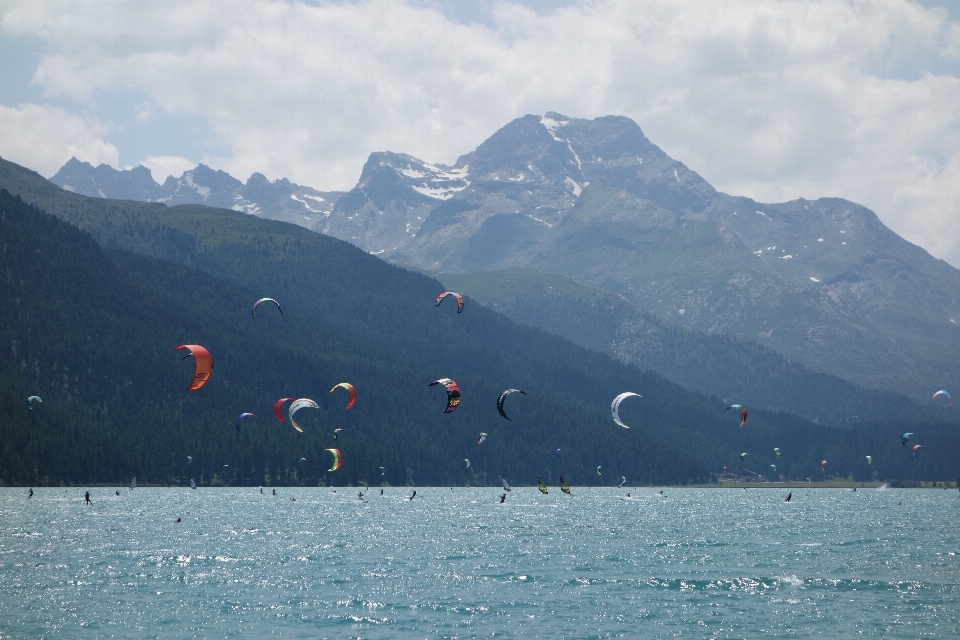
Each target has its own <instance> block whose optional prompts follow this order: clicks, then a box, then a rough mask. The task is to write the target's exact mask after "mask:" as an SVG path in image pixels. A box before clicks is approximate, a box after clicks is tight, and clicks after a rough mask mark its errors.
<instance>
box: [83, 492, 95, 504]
mask: <svg viewBox="0 0 960 640" xmlns="http://www.w3.org/2000/svg"><path fill="white" fill-rule="evenodd" d="M83 497H84V499H85V500H86V502H85V503H84V504H93V503H92V502H90V492H89V491H87V492H86V493H85V494H84V496H83Z"/></svg>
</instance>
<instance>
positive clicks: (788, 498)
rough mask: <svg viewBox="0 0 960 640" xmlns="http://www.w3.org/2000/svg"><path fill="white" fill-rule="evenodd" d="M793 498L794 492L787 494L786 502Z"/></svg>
mask: <svg viewBox="0 0 960 640" xmlns="http://www.w3.org/2000/svg"><path fill="white" fill-rule="evenodd" d="M792 497H793V491H791V492H790V493H788V494H787V499H786V500H785V502H790V499H791V498H792Z"/></svg>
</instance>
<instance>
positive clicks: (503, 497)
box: [500, 493, 507, 504]
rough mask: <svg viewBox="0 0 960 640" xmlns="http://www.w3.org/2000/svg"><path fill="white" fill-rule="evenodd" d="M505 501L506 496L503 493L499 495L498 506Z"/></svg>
mask: <svg viewBox="0 0 960 640" xmlns="http://www.w3.org/2000/svg"><path fill="white" fill-rule="evenodd" d="M506 501H507V494H505V493H502V494H500V504H503V503H504V502H506Z"/></svg>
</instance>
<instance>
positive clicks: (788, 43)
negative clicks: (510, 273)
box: [0, 0, 960, 265]
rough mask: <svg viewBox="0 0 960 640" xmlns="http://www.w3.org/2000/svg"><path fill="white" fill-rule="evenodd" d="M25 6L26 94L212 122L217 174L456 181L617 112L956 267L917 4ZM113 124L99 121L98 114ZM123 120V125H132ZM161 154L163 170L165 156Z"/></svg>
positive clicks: (943, 58) (723, 183) (18, 10)
mask: <svg viewBox="0 0 960 640" xmlns="http://www.w3.org/2000/svg"><path fill="white" fill-rule="evenodd" d="M489 6H491V7H492V8H491V9H489V11H488V18H489V19H488V20H483V21H478V22H472V23H470V24H459V23H455V22H452V21H451V20H449V19H448V18H447V17H446V16H444V15H443V14H442V13H441V12H439V11H435V10H433V9H431V8H430V5H429V4H426V3H420V4H419V5H417V6H413V5H410V4H407V3H403V2H399V1H390V0H369V1H362V0H361V1H357V2H320V3H318V4H317V5H313V4H309V5H308V4H301V3H296V2H266V1H255V0H248V1H246V2H231V3H223V2H217V1H210V2H193V1H191V2H165V3H129V2H97V3H75V2H62V3H61V2H54V1H53V0H50V1H48V2H43V3H37V2H29V1H24V2H16V1H14V0H8V2H6V3H4V8H3V9H0V29H2V30H3V32H5V33H8V34H11V35H26V36H34V37H39V38H42V39H43V40H44V41H45V43H46V47H47V49H46V54H45V55H44V56H43V58H42V59H41V61H40V63H39V65H38V67H37V68H36V70H35V73H34V81H35V82H36V83H38V84H39V85H40V86H41V87H42V88H43V90H44V92H45V94H46V95H47V96H49V97H50V98H51V99H60V100H64V99H66V100H72V101H75V102H76V103H77V104H78V105H81V106H80V107H79V108H82V109H84V110H87V111H92V112H94V113H98V114H99V113H101V112H103V111H104V110H106V108H107V107H108V106H109V105H101V104H99V102H100V101H101V100H105V98H104V96H107V95H108V94H109V95H115V94H116V92H118V91H121V92H122V91H129V92H136V93H137V94H138V96H142V97H143V98H142V99H141V97H138V99H137V100H138V105H139V108H138V113H139V114H140V120H139V121H143V120H151V119H154V118H159V117H162V114H174V115H178V116H179V115H186V116H190V117H199V118H201V119H202V120H203V121H205V122H206V123H207V126H208V127H209V129H210V132H211V134H212V135H211V141H212V142H211V146H210V147H208V151H207V154H206V155H205V156H204V157H203V158H202V160H203V161H204V162H207V163H208V164H211V165H212V166H215V167H217V168H223V169H225V170H227V171H229V172H231V173H232V174H234V175H235V176H237V177H238V178H241V179H245V178H246V177H247V176H248V175H249V174H250V173H252V172H253V171H262V172H263V173H265V174H266V175H268V176H270V177H271V178H276V177H281V176H286V177H288V178H290V179H292V180H294V181H297V182H301V183H304V184H309V185H311V186H315V187H317V188H321V189H333V188H339V189H347V188H350V187H352V186H353V185H354V184H355V182H356V180H357V178H358V176H359V171H360V167H361V166H362V164H363V162H364V160H365V159H366V157H367V155H368V154H369V153H370V152H371V151H376V150H382V149H390V150H393V151H403V152H407V153H411V154H413V155H416V156H419V157H421V158H423V159H426V160H429V161H434V162H447V163H449V162H452V161H453V160H454V159H455V158H456V157H457V156H458V155H460V154H462V153H466V152H467V151H470V150H471V149H473V148H474V147H475V146H476V145H477V144H478V143H480V142H482V141H483V140H484V139H485V138H486V137H487V136H489V135H490V134H491V133H492V132H493V131H495V130H496V129H497V128H499V127H501V126H502V125H503V124H505V123H506V122H507V121H509V120H510V119H512V118H515V117H517V116H520V115H523V114H525V113H543V112H544V111H547V110H555V111H560V112H562V113H566V114H567V115H571V116H579V117H596V116H601V115H606V114H611V113H613V114H622V115H627V116H629V117H632V118H633V119H634V120H636V121H637V122H638V123H639V124H640V126H641V127H642V128H643V129H644V132H645V133H646V134H647V135H648V137H650V139H651V140H652V141H653V142H654V143H656V144H658V145H660V146H661V147H663V148H664V150H665V151H667V152H668V153H670V154H672V155H674V156H675V157H677V158H678V159H680V160H682V161H684V162H685V163H686V164H687V165H688V166H690V167H691V168H693V169H694V170H696V171H698V172H700V173H701V174H702V175H703V176H704V177H705V178H707V179H708V180H710V181H711V182H712V183H713V184H714V185H715V186H716V187H717V188H719V189H721V190H724V191H728V192H730V193H734V194H737V195H747V196H751V197H754V198H756V199H758V200H761V201H770V200H785V199H791V198H796V197H799V196H804V197H808V198H816V197H819V196H826V195H830V196H837V195H839V196H844V197H848V198H851V199H853V200H856V201H858V202H861V203H863V204H865V205H867V206H869V207H871V208H873V209H874V210H875V211H876V212H877V213H878V215H880V217H881V219H883V220H884V222H886V223H887V224H888V225H889V226H891V227H892V228H893V229H894V230H896V231H898V232H899V233H902V234H904V235H905V236H906V237H908V238H909V239H911V240H913V241H914V242H918V243H919V244H921V245H922V246H924V247H925V248H927V249H928V250H930V251H932V252H933V253H935V254H936V255H938V256H940V257H944V258H946V259H948V260H950V261H951V262H952V263H953V264H955V265H960V234H945V233H944V230H945V229H949V228H952V227H953V226H955V225H956V223H957V222H960V211H958V209H957V205H956V204H954V203H956V202H958V200H957V199H956V197H955V196H954V194H955V193H956V191H955V189H956V186H955V185H956V184H957V180H956V173H955V172H956V166H957V165H958V163H960V108H958V106H957V105H960V87H958V76H960V73H958V71H957V69H958V63H960V25H958V24H957V23H955V22H950V21H949V19H948V18H947V16H946V13H945V12H943V11H939V10H927V9H924V8H923V7H922V6H920V5H918V4H915V3H913V2H909V1H907V0H872V1H870V0H864V1H860V2H849V1H848V0H820V1H808V0H783V1H780V2H757V1H756V0H729V1H725V2H722V3H720V2H704V1H699V0H686V1H673V0H669V1H668V0H649V1H647V2H644V3H638V2H635V1H633V0H608V1H602V0H598V1H596V2H587V1H584V2H582V3H579V4H574V5H571V6H565V7H563V8H560V9H555V10H554V9H548V10H545V11H534V10H532V9H530V8H527V7H524V6H519V5H517V4H511V3H509V2H501V3H497V4H493V5H489ZM101 118H102V119H104V120H106V119H107V118H105V117H103V116H101ZM139 121H138V120H136V118H134V117H131V119H130V122H129V123H127V126H128V127H131V126H135V125H136V122H139ZM158 155H159V154H158Z"/></svg>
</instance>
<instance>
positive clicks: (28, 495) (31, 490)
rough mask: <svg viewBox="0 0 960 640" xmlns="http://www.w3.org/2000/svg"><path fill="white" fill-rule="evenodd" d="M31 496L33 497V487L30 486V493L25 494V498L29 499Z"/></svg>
mask: <svg viewBox="0 0 960 640" xmlns="http://www.w3.org/2000/svg"><path fill="white" fill-rule="evenodd" d="M32 497H33V487H31V488H30V493H28V494H27V499H28V500H29V499H30V498H32Z"/></svg>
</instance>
